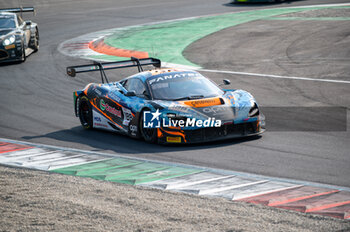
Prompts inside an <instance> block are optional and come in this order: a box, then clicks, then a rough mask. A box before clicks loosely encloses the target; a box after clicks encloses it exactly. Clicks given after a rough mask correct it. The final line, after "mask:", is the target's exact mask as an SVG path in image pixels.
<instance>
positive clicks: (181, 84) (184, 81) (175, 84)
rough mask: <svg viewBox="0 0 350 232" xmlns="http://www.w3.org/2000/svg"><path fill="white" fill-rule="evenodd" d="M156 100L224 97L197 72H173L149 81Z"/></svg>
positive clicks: (219, 90) (218, 89)
mask: <svg viewBox="0 0 350 232" xmlns="http://www.w3.org/2000/svg"><path fill="white" fill-rule="evenodd" d="M148 83H149V85H150V87H151V91H152V93H153V97H154V99H158V100H190V99H199V98H206V97H215V96H218V95H222V94H223V91H222V90H221V89H220V88H219V87H218V86H216V85H215V84H214V83H213V82H211V81H210V80H208V79H207V78H205V77H203V76H202V75H201V74H199V73H197V72H192V71H187V72H171V73H165V74H162V75H157V76H154V77H152V78H150V79H148Z"/></svg>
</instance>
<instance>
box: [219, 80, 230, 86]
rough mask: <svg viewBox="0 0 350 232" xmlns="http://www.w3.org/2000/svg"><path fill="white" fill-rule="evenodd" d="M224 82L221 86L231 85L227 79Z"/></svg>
mask: <svg viewBox="0 0 350 232" xmlns="http://www.w3.org/2000/svg"><path fill="white" fill-rule="evenodd" d="M222 82H223V84H220V85H219V86H222V85H229V84H231V81H230V80H227V79H223V80H222Z"/></svg>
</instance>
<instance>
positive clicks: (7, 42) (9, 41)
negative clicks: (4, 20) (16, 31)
mask: <svg viewBox="0 0 350 232" xmlns="http://www.w3.org/2000/svg"><path fill="white" fill-rule="evenodd" d="M15 40H16V36H14V35H11V36H9V37H7V38H6V39H5V40H4V41H3V42H2V45H4V46H7V45H10V44H13V43H14V42H15Z"/></svg>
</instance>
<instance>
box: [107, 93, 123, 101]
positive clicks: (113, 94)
mask: <svg viewBox="0 0 350 232" xmlns="http://www.w3.org/2000/svg"><path fill="white" fill-rule="evenodd" d="M108 97H110V98H111V99H113V100H114V101H116V102H120V101H121V99H120V97H119V96H117V95H116V94H115V93H113V92H110V93H108Z"/></svg>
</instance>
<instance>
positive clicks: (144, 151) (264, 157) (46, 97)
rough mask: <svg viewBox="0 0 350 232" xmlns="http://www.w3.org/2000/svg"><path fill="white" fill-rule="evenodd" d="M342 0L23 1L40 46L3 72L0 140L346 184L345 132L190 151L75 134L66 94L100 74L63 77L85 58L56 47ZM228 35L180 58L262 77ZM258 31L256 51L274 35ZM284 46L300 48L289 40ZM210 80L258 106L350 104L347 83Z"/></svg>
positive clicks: (349, 162) (279, 136)
mask: <svg viewBox="0 0 350 232" xmlns="http://www.w3.org/2000/svg"><path fill="white" fill-rule="evenodd" d="M342 2H343V3H345V2H348V1H330V0H327V1H322V0H318V1H317V0H309V1H293V2H288V3H283V4H272V5H266V4H252V5H238V6H237V5H230V4H228V3H229V1H223V0H218V1H210V0H205V1H203V0H190V1H189V0H175V1H174V0H162V1H155V0H149V1H142V0H138V1H128V0H125V1H121V0H118V1H114V0H106V1H92V0H87V1H68V0H50V1H41V0H33V1H26V5H27V4H28V5H32V4H33V5H35V6H36V8H37V16H35V17H31V16H29V17H31V18H33V21H35V22H37V23H38V24H39V30H40V50H39V52H38V53H35V54H33V55H31V56H30V57H29V58H28V59H27V61H26V62H25V63H23V64H11V65H1V66H0V112H1V114H0V137H2V138H9V139H17V140H21V141H30V142H35V143H42V144H49V145H57V146H63V147H71V148H78V149H86V150H92V151H103V152H108V153H112V154H113V153H118V154H123V155H128V156H132V157H142V158H148V159H154V160H163V161H170V162H177V163H186V164H193V165H199V166H205V167H211V168H220V169H226V170H234V171H242V172H249V173H255V174H262V175H268V176H273V177H284V178H292V179H298V180H306V181H314V182H320V183H326V184H333V185H340V186H346V187H350V181H349V178H348V176H349V175H350V168H349V167H350V157H349V150H350V145H349V138H350V133H349V131H346V132H320V133H318V132H267V133H265V134H264V135H263V136H262V137H261V138H260V139H238V140H231V141H224V142H217V143H209V144H199V145H191V146H159V145H152V144H147V143H145V142H143V141H139V140H134V139H130V138H127V137H124V136H120V135H117V134H114V133H109V132H104V131H85V130H83V129H82V128H81V126H80V124H79V120H78V119H77V118H75V117H74V113H73V101H72V92H73V91H74V90H77V89H81V88H83V87H84V86H85V85H86V84H87V83H89V82H96V81H98V79H97V78H98V76H96V75H84V76H83V77H82V78H79V79H70V78H68V77H67V76H66V74H65V68H66V67H67V66H69V65H72V64H84V63H86V61H84V60H80V59H74V58H71V57H66V56H64V55H62V54H60V53H59V52H58V51H57V47H58V45H59V44H60V43H61V42H63V41H65V40H67V39H71V38H73V37H76V36H79V35H82V34H85V33H90V32H94V31H98V30H103V29H109V28H115V27H123V26H129V25H138V24H142V23H149V22H157V21H163V20H169V19H177V18H183V17H190V16H201V15H208V14H217V13H227V12H234V11H242V10H253V9H263V8H267V7H284V6H301V5H314V4H326V3H332V4H333V3H342ZM16 6H17V3H16V2H14V1H12V0H5V1H1V3H0V8H5V7H16ZM271 23H273V24H276V23H281V24H280V25H281V27H282V25H286V24H285V23H284V22H280V21H274V22H271ZM321 24H322V23H320V25H321ZM322 25H323V24H322ZM322 25H321V26H322ZM251 26H258V27H257V28H260V29H261V28H262V27H264V25H259V23H258V25H254V24H252V25H251ZM343 26H344V25H343ZM346 26H347V25H345V26H344V28H347V29H348V30H347V33H348V32H349V28H348V27H346ZM244 27H247V26H245V25H241V26H239V28H238V29H240V30H243V31H244V29H247V28H248V27H247V28H244ZM265 27H266V25H265ZM267 27H268V26H267ZM331 27H334V25H330V26H329V27H328V29H330V28H331ZM251 28H252V27H251ZM293 28H294V29H295V30H296V31H297V29H298V30H299V29H300V28H303V27H302V25H293ZM294 29H293V30H294ZM326 29H327V28H326ZM271 32H275V31H271ZM230 33H237V32H236V31H235V29H234V28H231V29H227V31H223V33H222V36H220V34H218V35H216V36H218V37H215V41H214V42H215V43H214V45H213V44H210V46H208V44H206V43H209V42H210V40H211V39H212V38H211V37H207V38H204V39H203V40H201V41H198V43H195V44H193V47H189V48H188V49H187V50H186V51H185V55H186V57H187V58H188V59H190V60H191V61H192V62H194V63H196V62H197V63H198V64H201V65H202V66H203V67H204V68H211V69H213V68H215V69H219V70H231V71H251V72H256V73H267V70H266V67H267V66H266V64H268V63H270V62H267V63H263V64H262V63H259V62H258V61H257V62H258V63H259V64H260V65H259V64H256V63H255V62H254V60H251V59H249V57H247V56H249V53H247V51H246V50H245V49H244V48H245V46H248V48H249V43H248V44H246V43H243V42H246V39H245V38H243V34H241V35H240V36H241V37H239V39H240V40H242V47H241V46H238V45H237V46H233V44H235V43H237V41H238V42H239V41H240V40H239V39H238V40H230V37H229V36H228V35H229V34H230ZM296 33H299V32H296ZM301 33H302V34H300V36H299V37H307V36H308V34H309V33H308V30H302V32H301ZM263 34H264V33H258V32H257V33H256V34H254V35H253V34H250V35H253V36H252V37H250V41H248V42H250V45H251V46H253V48H254V46H257V44H256V43H255V42H257V43H258V42H259V41H260V42H264V44H268V43H266V42H267V41H266V40H267V39H271V38H270V37H269V35H270V34H266V33H265V38H264V35H263ZM211 36H215V35H211ZM271 36H272V35H271ZM285 36H286V35H285V33H284V32H283V28H281V30H279V31H277V34H276V33H274V34H273V37H274V38H272V40H273V41H276V40H278V39H280V41H285V39H286V37H285ZM254 38H258V39H257V40H255V39H254ZM289 38H290V37H289ZM208 41H209V42H208ZM288 41H289V42H290V43H291V44H294V45H297V44H296V43H293V41H290V40H288ZM301 41H302V42H305V44H301V45H300V44H299V45H300V46H305V47H307V46H309V45H310V43H311V44H312V42H313V40H310V41H309V42H307V41H305V40H301ZM201 43H204V44H201ZM196 46H197V47H196ZM230 46H233V47H235V48H236V47H238V48H239V47H241V49H235V53H234V54H227V53H225V52H224V51H225V50H226V49H227V47H230ZM267 46H268V45H267ZM208 47H210V49H209V50H208V49H207V48H208ZM193 48H196V49H195V50H196V53H194V52H193V53H191V49H193ZM213 48H214V49H213ZM250 48H251V47H250ZM275 48H276V49H277V50H273V51H274V52H277V53H278V52H285V51H279V50H278V49H282V48H283V46H282V45H281V46H279V44H278V43H276V44H275ZM295 49H297V48H295ZM336 49H338V51H336V52H335V54H339V53H340V52H341V51H342V47H338V48H336ZM269 51H272V50H269V49H267V48H266V49H265V50H263V51H261V52H262V53H261V54H263V55H264V56H268V57H269V58H270V59H273V58H274V54H273V53H269ZM293 51H295V50H293V49H291V52H293ZM259 52H260V51H259ZM206 54H210V55H211V56H213V58H214V59H209V60H203V58H201V57H203V55H206ZM211 56H210V57H211ZM237 57H240V61H242V60H245V62H240V63H239V64H240V67H237V60H236V59H237ZM304 57H305V56H304ZM347 58H349V57H347ZM223 59H224V60H223ZM212 60H216V61H215V62H213V61H212ZM280 61H281V60H280ZM282 61H283V60H282ZM282 61H281V62H282ZM264 62H266V61H264ZM333 62H335V61H333ZM282 63H283V62H282ZM274 64H276V63H274ZM284 64H286V63H284ZM294 65H296V64H294ZM308 65H309V67H308ZM269 67H270V68H269V69H268V73H269V74H276V75H290V76H305V77H315V78H320V77H324V76H326V77H327V78H328V79H330V78H331V79H332V78H333V79H342V80H348V79H347V78H349V77H348V76H346V75H349V73H348V72H347V73H342V74H339V73H338V74H337V73H335V74H334V72H333V74H334V75H331V74H327V75H324V74H325V72H327V70H328V69H326V70H323V71H322V70H319V69H317V68H315V66H314V62H308V63H306V64H303V67H304V68H303V69H297V68H295V67H294V68H293V67H291V66H290V65H289V66H288V65H287V66H286V67H283V64H282V65H278V62H277V64H276V65H272V66H269ZM296 70H297V71H296ZM134 71H135V70H123V71H121V72H116V73H115V76H116V77H115V78H114V80H118V79H121V78H123V77H125V76H127V75H131V74H133V72H134ZM207 75H208V76H209V77H210V78H212V79H213V80H215V81H216V82H220V81H221V79H223V78H228V79H231V80H232V82H233V84H232V86H233V87H234V88H242V89H245V90H248V91H250V92H251V93H252V94H253V95H254V96H255V97H256V98H257V100H258V101H259V102H260V103H261V104H262V105H264V106H323V105H326V106H328V105H331V106H334V105H335V106H344V107H347V108H349V106H350V102H349V99H350V98H349V92H350V91H349V85H345V84H335V83H318V82H312V81H308V82H305V81H298V80H280V79H264V78H257V77H249V76H239V75H234V76H233V75H227V74H225V75H224V74H218V73H207ZM348 120H349V119H348Z"/></svg>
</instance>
